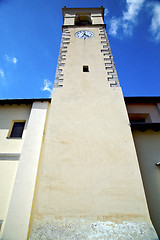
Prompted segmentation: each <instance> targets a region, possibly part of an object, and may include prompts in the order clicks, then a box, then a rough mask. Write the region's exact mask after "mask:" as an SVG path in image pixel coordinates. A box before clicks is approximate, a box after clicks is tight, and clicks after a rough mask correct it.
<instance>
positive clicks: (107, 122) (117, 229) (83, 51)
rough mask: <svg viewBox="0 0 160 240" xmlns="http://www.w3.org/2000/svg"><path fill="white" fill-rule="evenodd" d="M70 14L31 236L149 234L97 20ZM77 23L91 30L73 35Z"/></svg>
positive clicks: (132, 152)
mask: <svg viewBox="0 0 160 240" xmlns="http://www.w3.org/2000/svg"><path fill="white" fill-rule="evenodd" d="M68 11H69V10H67V14H69V13H68ZM76 11H77V9H76V10H71V14H70V15H72V17H73V16H76V14H75V13H76ZM86 11H88V9H87V10H86ZM90 11H91V12H92V9H91V10H90ZM101 11H102V8H99V14H101V21H102V12H101ZM81 12H83V10H81ZM97 12H98V10H97ZM64 13H65V10H64ZM73 13H74V14H75V15H73ZM67 16H68V15H67ZM72 17H70V18H69V19H70V20H68V19H67V18H66V19H64V23H65V24H67V23H68V22H67V21H70V23H69V25H71V26H66V25H65V26H64V28H63V35H62V43H61V49H60V56H59V60H58V67H57V73H56V79H55V85H54V90H53V97H52V103H51V105H50V108H49V111H48V117H47V123H46V129H45V135H44V141H43V147H42V152H41V158H40V165H39V172H38V177H37V185H36V191H35V197H34V204H33V210H32V217H31V224H30V226H31V239H42V238H40V236H41V237H42V236H44V237H47V239H49V237H52V238H53V239H60V238H62V239H101V238H103V239H104V238H105V239H111V238H113V239H132V238H133V239H156V234H155V232H154V229H153V227H152V224H151V222H150V218H149V214H148V209H147V205H146V200H145V195H144V190H143V185H142V181H141V176H140V171H139V166H138V161H137V156H136V152H135V147H134V143H133V138H132V135H131V130H130V126H129V120H128V116H127V111H126V108H125V104H124V100H123V94H122V91H121V88H120V86H119V81H118V76H117V72H116V69H115V65H114V61H113V56H112V53H111V49H110V46H109V43H108V38H107V36H106V33H105V30H104V24H103V23H102V26H99V25H97V24H95V25H94V24H93V25H91V26H75V25H73V22H74V21H72V20H73V18H72ZM64 18H65V14H64ZM72 25H73V26H72ZM81 30H89V31H92V32H93V33H94V36H93V37H92V38H90V39H79V38H76V36H75V33H76V32H78V31H81ZM83 66H88V69H89V72H83ZM119 236H121V238H119ZM116 237H117V238H116ZM129 237H132V238H129Z"/></svg>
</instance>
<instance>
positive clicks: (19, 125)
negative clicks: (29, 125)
mask: <svg viewBox="0 0 160 240" xmlns="http://www.w3.org/2000/svg"><path fill="white" fill-rule="evenodd" d="M24 125H25V122H14V124H13V127H12V131H11V135H10V138H21V137H22V134H23V130H24Z"/></svg>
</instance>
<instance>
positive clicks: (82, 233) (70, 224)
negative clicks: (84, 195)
mask: <svg viewBox="0 0 160 240" xmlns="http://www.w3.org/2000/svg"><path fill="white" fill-rule="evenodd" d="M121 219H122V218H121ZM42 239H43V240H44V239H47V240H49V239H54V240H60V239H62V240H72V239H74V240H85V239H86V240H99V239H105V240H111V239H115V240H117V239H118V240H131V239H134V240H146V239H148V240H158V237H157V235H156V233H155V230H154V229H153V228H152V226H151V225H150V224H149V223H146V222H144V221H142V220H141V219H139V220H137V219H136V221H135V220H134V219H128V220H123V221H122V220H121V221H120V220H119V221H118V220H117V218H116V219H112V220H109V219H104V218H89V217H85V218H71V217H70V218H69V217H68V218H57V219H53V218H52V219H50V220H44V221H43V222H42V221H41V222H40V221H38V220H37V221H35V223H34V226H33V228H32V232H31V235H30V238H29V240H42Z"/></svg>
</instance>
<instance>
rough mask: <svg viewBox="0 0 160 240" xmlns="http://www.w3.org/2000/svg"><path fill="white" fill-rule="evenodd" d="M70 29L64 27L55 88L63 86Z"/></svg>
mask: <svg viewBox="0 0 160 240" xmlns="http://www.w3.org/2000/svg"><path fill="white" fill-rule="evenodd" d="M70 36H71V35H70V31H69V30H68V29H67V28H63V33H62V40H61V46H60V51H59V57H58V63H57V70H56V76H55V81H54V88H58V87H63V81H64V74H63V67H64V66H65V61H66V55H67V48H68V45H69V44H70Z"/></svg>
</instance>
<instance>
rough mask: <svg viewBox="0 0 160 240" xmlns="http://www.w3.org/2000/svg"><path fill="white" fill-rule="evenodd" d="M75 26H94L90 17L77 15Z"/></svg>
mask: <svg viewBox="0 0 160 240" xmlns="http://www.w3.org/2000/svg"><path fill="white" fill-rule="evenodd" d="M75 25H77V26H85V25H92V20H91V16H90V15H77V16H76V18H75Z"/></svg>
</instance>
